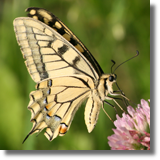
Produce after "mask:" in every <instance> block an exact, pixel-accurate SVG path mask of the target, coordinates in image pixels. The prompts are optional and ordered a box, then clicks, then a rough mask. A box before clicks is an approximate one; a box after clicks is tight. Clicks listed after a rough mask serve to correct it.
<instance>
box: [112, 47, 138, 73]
mask: <svg viewBox="0 0 160 160" xmlns="http://www.w3.org/2000/svg"><path fill="white" fill-rule="evenodd" d="M136 52H137V54H136V55H135V56H133V57H131V58H129V59H127V60H126V61H124V62H122V63H121V64H119V65H118V66H117V67H116V68H115V70H114V71H113V73H114V72H115V71H116V69H117V68H119V67H120V66H121V65H122V64H124V63H126V62H128V61H130V60H131V59H133V58H135V57H137V56H138V55H139V51H138V50H136ZM112 62H113V61H112ZM112 66H113V65H112Z"/></svg>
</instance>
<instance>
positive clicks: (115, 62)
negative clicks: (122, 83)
mask: <svg viewBox="0 0 160 160" xmlns="http://www.w3.org/2000/svg"><path fill="white" fill-rule="evenodd" d="M111 61H112V63H113V64H112V66H111V73H112V68H113V66H114V65H115V64H116V62H115V61H114V60H112V59H111Z"/></svg>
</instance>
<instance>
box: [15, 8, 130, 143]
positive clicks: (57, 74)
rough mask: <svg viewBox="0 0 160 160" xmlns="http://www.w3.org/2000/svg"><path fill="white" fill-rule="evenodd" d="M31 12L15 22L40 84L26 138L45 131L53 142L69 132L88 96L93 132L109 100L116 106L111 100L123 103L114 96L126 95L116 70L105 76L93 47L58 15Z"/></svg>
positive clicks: (89, 125)
mask: <svg viewBox="0 0 160 160" xmlns="http://www.w3.org/2000/svg"><path fill="white" fill-rule="evenodd" d="M26 11H27V12H28V16H29V17H18V18H16V19H15V20H14V22H13V25H14V31H15V34H16V39H17V42H18V44H19V46H20V49H21V52H22V54H23V57H24V59H25V64H26V67H27V69H28V72H29V74H30V76H31V78H32V79H33V80H34V81H35V82H36V83H37V84H36V91H32V92H31V93H30V102H29V105H28V109H29V110H30V111H31V122H33V127H32V129H31V131H30V132H29V134H28V135H27V136H26V138H25V140H26V139H27V138H28V137H29V135H31V134H33V133H36V132H41V131H42V130H43V129H46V130H45V133H44V135H45V136H46V137H47V138H48V140H50V141H52V140H53V139H54V138H56V137H57V136H58V135H59V136H63V135H65V133H66V132H67V131H68V130H69V128H70V125H71V122H72V120H73V117H74V115H75V113H76V111H77V109H78V108H79V107H80V105H81V103H82V102H83V101H84V100H86V99H87V102H86V106H85V114H84V115H85V124H86V126H87V129H88V132H89V133H90V132H91V131H92V130H93V129H94V127H95V125H96V123H97V120H98V115H99V112H100V109H101V108H103V105H104V103H107V104H109V105H111V106H113V105H112V104H110V103H109V102H108V101H106V100H113V101H114V102H115V103H117V102H116V101H115V99H116V98H113V96H117V95H120V96H122V97H124V98H126V97H125V96H124V94H123V93H122V92H120V93H117V92H118V91H113V88H112V86H113V84H114V83H116V78H117V76H116V74H114V73H111V74H104V72H103V70H102V69H101V67H100V66H99V64H98V63H97V61H96V60H95V58H94V57H93V56H92V54H91V53H90V52H89V50H88V49H87V48H86V47H85V46H84V45H83V43H82V42H81V41H80V40H79V39H78V38H77V37H76V36H75V35H74V34H73V33H72V32H71V31H70V30H69V28H68V27H67V26H66V25H65V24H63V22H62V21H61V20H60V19H58V18H57V17H56V16H54V15H53V14H52V13H50V12H49V11H47V10H45V9H42V8H36V7H30V8H28V9H26ZM126 99H127V98H126ZM117 104H118V103H117ZM106 114H107V113H106ZM25 140H24V141H25Z"/></svg>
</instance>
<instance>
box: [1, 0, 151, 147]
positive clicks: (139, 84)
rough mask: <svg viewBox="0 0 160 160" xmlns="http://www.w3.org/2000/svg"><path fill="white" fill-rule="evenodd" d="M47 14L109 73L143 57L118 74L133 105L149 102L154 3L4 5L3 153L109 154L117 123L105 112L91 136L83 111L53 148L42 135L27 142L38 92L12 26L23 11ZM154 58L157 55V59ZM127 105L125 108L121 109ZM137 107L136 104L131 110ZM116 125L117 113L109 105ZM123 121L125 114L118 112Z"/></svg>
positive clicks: (14, 0) (72, 0)
mask: <svg viewBox="0 0 160 160" xmlns="http://www.w3.org/2000/svg"><path fill="white" fill-rule="evenodd" d="M31 6H35V7H41V8H45V9H47V10H49V11H51V12H52V13H53V14H55V15H56V16H57V17H59V18H60V19H61V20H62V21H63V22H64V23H65V24H66V25H67V26H68V27H69V28H70V29H71V30H72V31H73V32H74V33H75V34H76V35H77V37H78V38H79V39H80V40H81V41H82V42H83V43H84V44H85V46H87V48H88V49H89V50H90V52H91V53H92V54H93V55H94V57H95V58H96V59H97V61H98V62H99V64H100V66H101V67H102V69H103V70H104V72H105V73H110V71H111V65H112V63H111V59H113V60H115V61H116V65H118V64H120V63H121V62H123V61H125V60H126V59H129V58H130V57H132V56H134V55H135V54H136V50H139V52H140V55H139V56H138V57H137V58H135V59H133V60H131V61H129V62H127V63H126V64H124V65H122V66H121V67H120V68H118V69H117V70H116V74H117V76H118V78H117V82H118V85H119V86H120V88H121V89H122V90H123V91H124V93H125V94H126V96H127V97H128V98H129V99H131V100H132V101H133V102H134V103H136V104H138V103H140V99H142V98H143V99H145V100H148V99H149V98H150V1H147V0H143V1H139V0H132V1H128V0H120V1H119V0H111V1H104V0H102V1H98V0H87V1H86V0H45V1H44V0H39V1H33V0H32V1H31V0H25V1H20V0H10V1H9V0H4V1H1V2H0V8H1V9H0V90H1V91H0V123H1V125H0V126H1V127H0V128H1V129H0V149H4V150H26V149H27V150H35V149H37V150H41V149H43V150H93V149H94V150H103V149H104V150H108V149H110V147H109V146H108V139H107V137H108V136H109V135H111V134H113V131H112V128H114V125H113V123H112V122H111V121H110V120H109V119H108V117H107V116H106V115H105V114H104V112H103V111H102V110H101V112H100V115H99V120H98V123H97V125H96V127H95V129H94V130H93V132H92V133H90V134H89V133H88V132H87V128H86V126H85V123H84V107H85V106H82V107H81V108H80V109H79V110H78V111H77V113H76V115H75V118H74V120H73V122H72V125H71V127H70V129H69V131H68V133H67V134H66V135H65V136H63V137H57V138H56V139H55V140H53V141H52V142H49V141H48V140H47V139H46V138H45V136H44V135H43V132H42V133H40V134H39V135H38V136H37V137H36V134H34V135H32V136H30V137H29V138H28V139H27V141H26V142H25V143H24V144H22V141H23V139H24V138H25V136H26V135H27V134H28V132H29V131H30V129H31V127H32V123H31V122H29V120H30V111H28V110H27V105H28V103H29V93H30V92H31V91H33V90H35V88H34V85H35V83H34V82H33V81H32V79H31V78H30V76H29V74H28V72H27V69H26V67H25V64H24V59H23V57H22V54H21V52H20V48H19V46H18V45H17V42H16V38H15V34H14V30H13V20H14V18H16V17H24V16H26V13H25V12H24V10H25V9H26V8H28V7H31ZM152 54H153V53H152ZM122 105H123V104H122ZM131 105H132V106H133V105H134V104H131ZM105 109H106V111H107V112H108V113H109V115H110V116H111V117H112V118H113V119H115V115H116V112H115V110H114V109H113V108H112V107H110V106H107V105H106V104H105ZM117 110H118V113H119V115H121V113H122V112H121V111H120V110H119V108H118V107H117Z"/></svg>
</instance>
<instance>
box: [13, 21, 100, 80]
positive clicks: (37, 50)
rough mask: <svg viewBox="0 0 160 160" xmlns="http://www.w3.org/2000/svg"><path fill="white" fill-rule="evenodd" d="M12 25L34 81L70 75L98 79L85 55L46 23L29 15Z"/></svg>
mask: <svg viewBox="0 0 160 160" xmlns="http://www.w3.org/2000/svg"><path fill="white" fill-rule="evenodd" d="M14 28H15V33H16V37H17V41H18V43H19V45H20V46H21V51H22V53H23V56H24V58H25V59H26V62H25V63H26V66H27V68H28V71H29V73H30V75H31V77H32V78H33V80H34V81H35V82H39V81H41V80H43V79H46V78H54V77H57V76H64V75H73V74H85V75H88V76H91V77H92V78H95V79H97V78H98V75H97V73H96V72H95V70H94V69H93V68H92V67H91V65H90V63H89V62H88V61H87V59H86V58H85V56H83V55H82V54H81V53H80V52H79V51H78V50H77V49H76V48H75V47H74V46H73V45H71V44H70V43H69V42H68V41H67V40H66V39H65V38H63V37H62V36H61V35H60V34H59V33H57V32H56V31H54V30H53V29H52V28H50V27H49V26H47V25H46V24H44V23H42V22H40V21H38V20H35V19H32V18H16V19H15V20H14Z"/></svg>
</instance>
